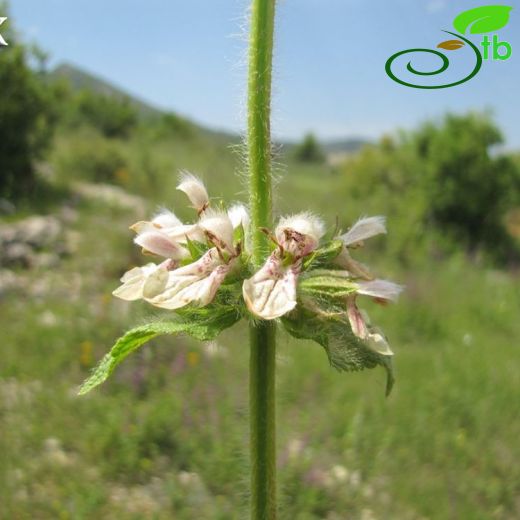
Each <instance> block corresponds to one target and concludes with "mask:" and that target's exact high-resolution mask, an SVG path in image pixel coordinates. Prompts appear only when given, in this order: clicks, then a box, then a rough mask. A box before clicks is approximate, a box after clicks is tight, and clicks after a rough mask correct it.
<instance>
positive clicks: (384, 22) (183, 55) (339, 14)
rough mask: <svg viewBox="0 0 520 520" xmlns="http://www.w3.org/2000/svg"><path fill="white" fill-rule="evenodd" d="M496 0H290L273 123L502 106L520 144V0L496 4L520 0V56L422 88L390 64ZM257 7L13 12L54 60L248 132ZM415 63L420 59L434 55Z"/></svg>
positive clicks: (369, 131)
mask: <svg viewBox="0 0 520 520" xmlns="http://www.w3.org/2000/svg"><path fill="white" fill-rule="evenodd" d="M487 3H489V2H485V1H482V0H475V1H468V0H451V1H447V0H424V1H421V0H392V1H389V0H372V1H369V0H280V2H279V3H278V14H277V36H276V58H275V74H274V104H273V114H274V120H273V127H274V133H275V134H276V135H277V136H279V137H283V138H299V137H301V135H302V134H303V133H304V132H306V131H308V130H313V131H315V132H316V133H317V134H318V135H319V136H320V137H322V138H337V137H347V136H362V137H368V138H376V137H378V136H379V135H381V134H382V133H383V132H388V131H391V130H393V129H395V128H398V127H400V128H412V127H413V126H414V125H416V124H417V123H419V122H421V121H423V120H425V119H427V118H431V117H438V116H439V115H440V114H442V113H443V112H445V111H446V110H451V111H456V112H464V111H467V110H470V109H481V110H482V109H491V110H492V111H493V113H494V114H495V116H496V120H497V121H498V123H499V124H500V126H501V127H502V129H503V131H504V134H505V136H506V139H507V146H508V147H520V104H519V102H518V96H519V94H518V93H519V92H520V68H519V63H520V62H519V60H520V57H519V55H518V54H516V53H517V52H520V31H519V27H520V6H519V5H517V0H514V1H510V2H501V1H499V0H495V1H494V2H493V3H499V4H500V3H503V4H505V5H512V6H514V7H515V9H513V11H512V13H511V19H510V22H509V25H508V26H507V27H505V28H504V29H502V30H500V32H499V36H500V39H502V40H507V41H509V42H510V43H511V44H512V46H513V55H512V57H511V59H509V60H508V61H503V62H502V61H489V62H484V65H483V68H482V70H481V72H480V73H479V74H478V75H477V76H476V77H475V78H474V79H473V80H471V81H469V82H467V83H465V84H463V85H460V86H458V87H453V88H449V89H441V90H419V89H411V88H407V87H403V86H401V85H398V84H397V83H394V82H392V81H391V80H390V79H389V78H388V77H387V76H386V74H385V71H384V64H385V62H386V59H387V58H388V57H389V56H390V55H391V54H393V53H395V52H397V51H399V50H403V49H409V48H412V47H427V48H435V46H436V45H437V43H439V42H440V41H442V40H444V39H448V38H449V36H448V35H445V34H444V33H442V32H441V29H447V30H453V27H452V25H451V24H452V20H453V19H454V17H455V16H456V15H457V14H458V13H459V12H461V11H463V10H466V9H470V8H472V7H476V6H479V5H486V4H487ZM247 5H248V2H247V1H246V0H191V1H189V2H187V1H182V2H181V1H178V0H110V1H109V0H15V1H14V2H11V15H12V19H13V20H14V22H15V24H16V25H17V27H18V28H19V30H20V31H21V32H22V33H23V34H24V35H25V37H26V39H29V40H34V41H37V42H38V43H39V44H40V45H41V46H42V47H43V48H44V49H46V50H47V51H49V52H50V54H51V58H52V61H51V64H55V63H58V62H61V61H69V62H72V63H74V64H76V65H79V66H81V67H83V68H85V69H86V70H88V71H91V72H94V73H96V74H97V75H100V76H102V77H104V78H106V79H108V80H110V81H112V82H113V83H115V84H116V85H118V86H120V87H123V88H124V89H126V90H127V91H128V92H130V93H132V94H135V95H137V96H139V97H140V98H142V99H144V100H146V101H149V102H150V103H152V104H154V105H156V106H158V107H161V108H165V109H170V110H174V111H177V112H179V113H182V114H184V115H186V116H189V117H190V118H192V119H194V120H196V121H198V122H200V123H203V124H205V125H208V126H211V127H215V128H224V129H230V130H240V129H242V128H243V127H244V98H245V74H246V59H245V58H246V25H247V16H246V12H247ZM474 40H477V38H476V37H474ZM464 53H466V54H464ZM448 55H449V57H450V58H452V59H453V66H452V67H453V68H454V69H456V70H457V71H459V72H461V73H462V72H463V71H465V69H464V67H466V69H467V68H468V63H470V61H471V58H470V57H469V56H471V51H470V49H469V48H467V47H466V48H464V49H461V50H458V51H452V52H451V53H448ZM415 63H417V67H418V68H420V66H421V65H423V66H424V68H426V66H427V65H432V66H433V65H434V64H435V63H434V62H433V61H423V62H421V61H420V60H419V61H417V62H416V61H414V64H415ZM469 68H471V66H470V67H469ZM450 70H451V69H450ZM454 74H455V73H454ZM455 75H456V74H455ZM448 77H449V78H452V77H455V76H454V75H452V76H449V75H448Z"/></svg>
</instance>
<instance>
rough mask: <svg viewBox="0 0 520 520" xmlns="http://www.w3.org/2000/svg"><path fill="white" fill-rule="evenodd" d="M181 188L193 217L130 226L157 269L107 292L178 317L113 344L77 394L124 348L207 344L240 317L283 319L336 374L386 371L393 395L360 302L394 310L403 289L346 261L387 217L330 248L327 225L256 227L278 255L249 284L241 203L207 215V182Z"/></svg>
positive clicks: (378, 335)
mask: <svg viewBox="0 0 520 520" xmlns="http://www.w3.org/2000/svg"><path fill="white" fill-rule="evenodd" d="M178 189H179V190H181V191H183V192H185V193H186V195H187V196H188V198H189V199H190V202H191V204H192V206H193V207H194V208H195V209H196V210H197V213H198V219H197V220H196V221H195V222H192V223H184V222H182V221H181V220H180V219H179V218H178V217H177V216H176V215H175V213H173V212H172V211H170V210H167V209H162V210H160V211H159V212H158V213H156V214H155V215H154V216H153V217H152V218H151V220H147V221H139V222H136V223H135V224H134V225H133V226H131V229H132V230H133V231H135V233H136V237H135V239H134V242H135V243H136V244H137V245H139V246H141V247H142V250H143V253H145V254H153V255H157V256H159V257H162V258H163V261H162V262H160V263H148V264H146V265H144V266H142V267H134V268H133V269H131V270H129V271H128V272H127V273H125V274H124V275H123V277H122V278H121V285H120V286H119V287H118V288H117V289H116V290H115V291H114V292H113V295H114V296H117V297H118V298H121V299H123V300H128V301H133V300H138V299H142V300H144V301H146V302H147V303H150V304H151V305H153V306H155V307H159V308H162V309H168V310H173V311H177V313H178V316H177V319H175V320H172V321H167V322H152V323H150V324H147V325H143V326H141V327H138V328H137V329H134V330H133V331H130V332H128V333H127V334H126V335H125V336H123V337H122V338H121V339H120V340H119V342H118V343H116V346H115V347H114V350H113V351H112V352H115V353H116V354H114V355H112V353H111V354H108V355H107V357H106V358H105V360H104V361H103V362H102V363H101V364H100V365H99V367H98V369H97V372H96V373H95V374H94V375H93V376H92V377H91V378H90V379H89V380H88V381H87V382H86V383H85V385H84V386H83V387H82V390H81V392H82V393H84V392H87V391H88V390H90V389H91V388H92V387H93V386H96V385H97V384H99V383H100V382H102V381H104V380H105V379H106V377H108V375H109V374H110V372H111V370H112V369H113V367H114V366H115V365H117V364H118V363H119V362H120V361H121V359H122V358H123V357H124V356H126V355H127V353H129V352H130V351H131V350H128V349H126V347H125V348H122V347H121V345H126V344H127V343H128V344H132V345H135V348H137V346H139V345H140V344H142V342H143V341H146V339H147V338H150V337H153V336H154V335H156V334H164V333H172V334H178V333H180V332H185V333H187V334H191V335H192V336H194V337H196V338H198V339H202V340H213V339H214V338H216V336H217V334H218V333H219V332H220V331H221V330H224V329H225V328H227V327H230V326H231V325H232V324H234V323H235V322H236V321H238V320H239V319H240V318H241V317H244V316H246V315H247V312H246V310H248V311H249V313H250V314H249V316H251V315H252V316H253V317H255V318H259V319H262V320H274V319H277V318H282V320H281V322H282V324H283V326H284V327H285V328H286V330H287V331H288V332H289V333H290V334H292V335H293V336H295V337H296V338H306V339H311V340H314V341H316V342H317V343H319V344H320V345H322V346H323V347H324V348H325V351H326V352H327V356H328V358H329V362H330V363H331V365H332V366H334V367H335V368H337V369H339V370H360V369H363V368H372V367H374V366H376V365H381V366H382V367H383V368H384V369H385V370H386V371H387V393H388V392H389V391H390V389H391V387H392V384H393V375H392V367H391V356H392V355H393V353H392V350H391V349H390V346H389V344H388V340H387V339H386V337H385V336H384V334H383V333H382V332H381V331H380V330H379V329H378V328H376V327H374V326H373V325H372V324H371V323H370V320H369V318H368V316H367V315H366V313H365V312H364V311H363V310H360V309H359V308H358V305H357V301H358V299H359V298H362V297H370V298H372V299H374V300H375V301H376V302H377V303H386V302H394V301H396V300H397V297H398V296H399V293H400V292H401V291H402V287H401V286H400V285H398V284H395V283H393V282H390V281H387V280H382V279H378V278H376V277H375V276H373V275H372V273H370V271H369V269H368V268H367V267H366V266H364V265H363V264H361V263H360V262H358V261H357V260H354V259H353V258H352V256H351V252H352V251H353V250H355V249H356V248H359V247H361V246H362V245H363V242H364V240H366V239H368V238H370V237H373V236H375V235H378V234H381V233H386V227H385V219H384V217H367V218H362V219H360V220H358V221H357V222H356V223H355V224H354V225H353V226H352V228H351V229H350V230H349V231H347V232H346V233H344V234H342V235H340V236H338V237H336V238H335V239H332V240H328V241H324V240H323V237H324V233H325V229H324V224H323V222H322V221H321V220H320V219H319V218H317V217H316V216H314V215H312V214H310V213H307V212H303V213H298V214H296V215H290V216H285V217H282V218H280V220H279V222H278V224H277V226H276V227H275V229H274V231H273V232H272V233H271V232H270V231H269V230H266V229H262V231H263V232H265V233H266V234H267V235H268V236H269V237H270V239H271V240H272V242H273V243H274V244H275V247H273V250H272V252H271V253H270V255H269V256H268V257H267V259H266V260H265V262H264V264H263V265H262V266H261V267H260V269H258V270H257V271H256V272H254V273H253V274H252V275H251V274H248V275H247V278H246V275H245V273H250V272H251V271H250V270H249V269H250V265H249V259H250V253H251V251H250V247H249V243H250V240H251V230H250V221H249V215H248V212H247V209H246V208H245V207H244V206H243V205H241V204H234V205H232V206H231V207H230V208H228V209H226V208H224V207H218V208H213V207H210V205H209V204H210V203H209V197H208V193H207V191H206V188H205V187H204V184H202V182H201V181H200V180H199V179H198V178H197V177H195V176H193V175H191V174H187V173H184V174H182V176H181V182H180V184H179V186H178ZM322 242H324V243H322ZM223 284H225V287H226V289H225V290H223V289H222V286H223ZM219 292H220V294H222V297H221V298H218V297H217V294H218V293H219ZM210 304H211V307H208V308H207V309H205V310H202V308H203V307H206V306H209V305H210ZM188 306H189V309H187V310H185V311H184V312H181V309H183V308H185V307H188Z"/></svg>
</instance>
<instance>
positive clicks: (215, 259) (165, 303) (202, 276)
mask: <svg viewBox="0 0 520 520" xmlns="http://www.w3.org/2000/svg"><path fill="white" fill-rule="evenodd" d="M231 265H232V264H231V263H230V264H224V263H222V260H221V259H220V257H219V256H218V251H217V249H216V248H213V249H210V250H209V251H208V252H207V253H205V254H204V255H203V256H202V257H201V258H200V259H199V260H197V261H196V262H193V263H191V264H188V265H186V266H184V267H180V268H179V269H175V270H174V271H170V272H169V273H168V280H167V282H166V285H165V287H164V290H163V291H162V292H161V293H160V294H157V295H155V296H154V297H153V298H147V301H149V302H150V303H151V304H152V305H155V306H156V307H162V308H164V309H179V308H180V307H184V306H185V305H188V304H190V303H192V304H195V305H197V306H199V307H203V306H204V305H207V304H208V303H210V302H211V301H212V300H213V298H214V297H215V294H216V292H217V290H218V288H219V287H220V284H221V283H222V282H223V281H224V278H225V277H226V275H227V273H228V272H229V270H230V269H231Z"/></svg>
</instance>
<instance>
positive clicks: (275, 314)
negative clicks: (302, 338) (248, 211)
mask: <svg viewBox="0 0 520 520" xmlns="http://www.w3.org/2000/svg"><path fill="white" fill-rule="evenodd" d="M323 233H324V227H323V223H322V222H321V220H319V219H318V218H316V217H314V216H313V215H310V214H308V213H300V214H298V215H293V216H290V217H284V218H282V219H280V222H279V224H278V226H277V227H276V230H275V239H276V242H277V245H278V249H276V250H275V251H274V252H273V253H272V254H271V255H270V256H269V258H268V259H267V261H266V262H265V264H264V265H263V267H262V268H261V269H260V270H259V271H258V272H257V273H256V274H255V275H254V276H252V277H251V278H249V279H248V280H245V281H244V284H243V296H244V301H245V302H246V305H247V307H248V309H249V310H250V311H251V312H252V313H253V314H255V315H256V316H258V317H260V318H263V319H264V320H273V319H275V318H279V317H280V316H283V315H284V314H286V313H288V312H290V311H291V310H292V309H294V307H296V304H297V300H296V292H297V291H296V285H297V280H298V275H299V274H300V272H301V268H302V259H303V258H304V257H305V256H307V255H308V254H309V253H311V252H312V251H314V250H315V249H316V248H317V247H318V244H319V241H320V238H321V237H322V236H323Z"/></svg>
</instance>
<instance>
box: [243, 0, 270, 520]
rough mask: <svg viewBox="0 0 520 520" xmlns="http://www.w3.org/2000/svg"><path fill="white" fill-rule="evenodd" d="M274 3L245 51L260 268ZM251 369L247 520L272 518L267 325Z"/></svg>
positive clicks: (262, 7)
mask: <svg viewBox="0 0 520 520" xmlns="http://www.w3.org/2000/svg"><path fill="white" fill-rule="evenodd" d="M274 13H275V0H252V11H251V33H250V48H249V80H248V119H247V126H248V130H247V147H248V166H249V196H250V209H251V229H252V260H253V264H254V265H255V267H256V268H258V267H260V266H261V264H262V263H263V262H264V261H265V258H266V256H267V255H268V253H269V243H268V239H267V237H266V236H265V234H264V233H262V231H261V228H265V227H267V228H270V227H271V224H272V216H271V204H272V202H271V128H270V112H271V73H272V61H273V33H274ZM250 348H251V358H250V365H249V372H250V379H249V399H250V443H251V448H250V449H251V518H252V520H274V519H275V518H276V423H275V353H276V329H275V326H274V324H273V323H271V322H266V321H264V322H260V323H256V324H253V325H251V326H250Z"/></svg>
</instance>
